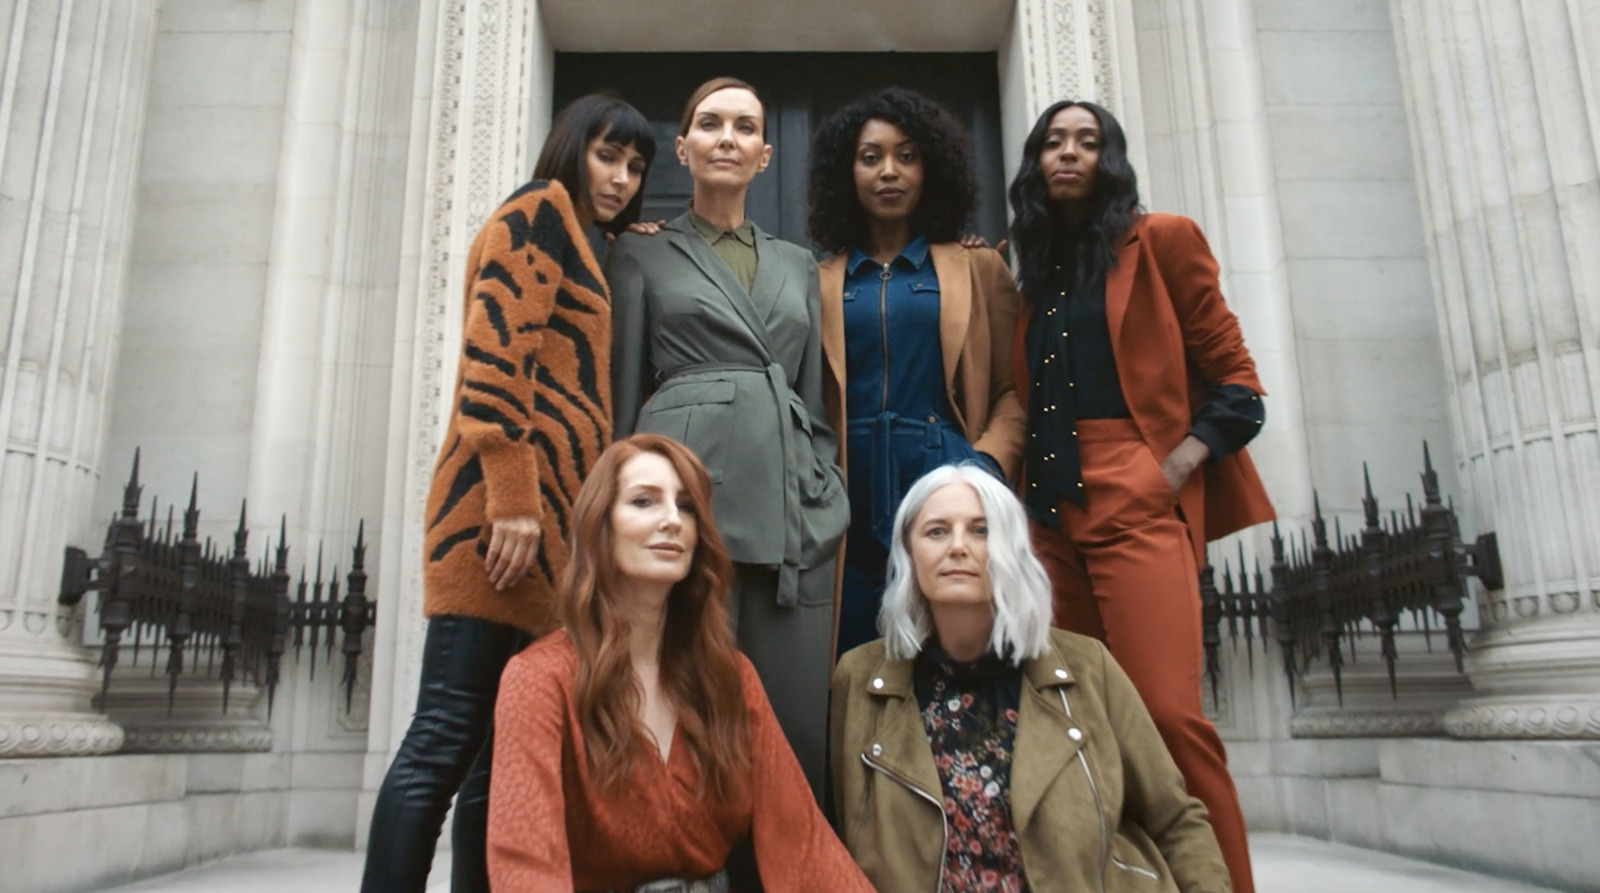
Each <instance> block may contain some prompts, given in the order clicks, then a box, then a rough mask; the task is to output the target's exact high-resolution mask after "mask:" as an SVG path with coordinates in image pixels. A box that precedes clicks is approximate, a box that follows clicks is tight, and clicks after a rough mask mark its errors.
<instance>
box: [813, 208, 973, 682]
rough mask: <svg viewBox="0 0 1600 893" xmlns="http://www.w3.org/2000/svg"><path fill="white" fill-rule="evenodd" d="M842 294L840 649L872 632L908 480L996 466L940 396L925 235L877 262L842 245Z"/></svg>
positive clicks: (934, 282)
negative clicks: (946, 469) (953, 468)
mask: <svg viewBox="0 0 1600 893" xmlns="http://www.w3.org/2000/svg"><path fill="white" fill-rule="evenodd" d="M843 303H844V345H845V411H846V418H847V423H846V432H845V433H846V439H845V449H846V451H847V452H846V455H847V458H848V465H849V475H848V477H849V493H850V531H849V533H848V534H846V537H845V557H844V561H845V565H844V587H843V592H842V594H841V598H840V610H839V653H840V654H843V653H845V652H846V651H849V650H850V649H851V648H854V647H855V646H857V645H861V644H863V643H866V642H870V641H872V640H873V639H876V638H878V626H877V624H878V606H879V605H880V604H881V602H882V599H883V586H884V575H885V572H886V570H887V564H888V558H889V550H888V547H889V543H890V542H891V539H892V537H893V530H892V527H893V524H894V513H895V510H896V509H897V508H899V506H900V498H901V496H902V495H904V493H905V491H906V490H907V489H908V488H909V487H910V486H911V484H913V483H914V482H915V481H916V480H917V478H919V477H921V476H922V475H923V474H925V473H927V472H929V471H931V470H933V469H934V468H937V467H938V466H940V465H944V464H946V463H949V462H960V461H963V460H968V459H974V460H977V461H979V462H980V463H982V464H983V465H984V466H985V467H987V468H991V469H995V470H996V471H997V467H996V466H995V463H994V461H993V460H992V459H988V457H985V456H981V455H980V454H978V453H977V452H976V451H975V450H973V448H972V445H971V444H970V443H968V442H967V439H966V437H965V435H963V434H962V432H961V429H960V427H959V426H957V424H956V421H955V416H954V414H953V413H952V412H951V410H950V402H949V400H948V399H947V398H946V397H945V392H944V360H943V356H942V352H941V347H940V343H939V279H938V276H937V275H935V273H934V269H933V258H932V256H931V255H930V254H929V252H928V240H927V239H926V238H925V237H923V236H918V237H917V238H916V239H914V240H912V242H911V243H910V244H909V245H907V246H906V247H905V248H904V249H903V250H902V251H901V252H900V254H899V255H898V256H897V257H896V258H895V259H894V260H893V261H892V262H891V263H889V264H887V265H883V264H879V263H878V262H877V261H875V260H873V259H872V258H870V257H868V256H867V255H866V254H863V253H862V252H861V250H860V249H853V250H851V252H850V259H849V262H848V263H847V265H846V267H845V280H844V302H843ZM997 473H998V472H997Z"/></svg>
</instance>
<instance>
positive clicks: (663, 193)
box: [554, 53, 1006, 247]
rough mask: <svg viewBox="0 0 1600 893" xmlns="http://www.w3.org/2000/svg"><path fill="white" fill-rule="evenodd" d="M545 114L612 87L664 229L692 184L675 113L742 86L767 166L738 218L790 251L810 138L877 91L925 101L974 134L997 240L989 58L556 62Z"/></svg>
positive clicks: (711, 56)
mask: <svg viewBox="0 0 1600 893" xmlns="http://www.w3.org/2000/svg"><path fill="white" fill-rule="evenodd" d="M555 75H556V77H555V96H554V99H555V107H556V108H557V109H559V108H561V107H562V106H563V105H565V104H566V103H568V102H570V101H571V100H573V99H575V98H577V97H578V96H581V95H583V94H585V93H588V92H591V91H594V90H602V89H610V90H615V91H616V92H618V93H620V94H622V96H624V97H625V98H626V99H627V100H628V101H629V102H631V103H633V104H634V106H636V107H637V108H638V109H639V110H640V111H641V112H643V113H644V115H645V117H646V118H649V119H650V122H651V124H652V125H653V126H654V129H655V133H656V141H657V149H656V160H655V164H653V165H652V166H651V168H650V181H649V186H648V188H647V190H646V193H645V219H647V220H653V219H663V218H664V219H670V218H673V217H676V216H678V215H679V214H681V213H682V212H683V209H684V207H685V206H686V205H687V204H688V200H689V196H690V191H691V183H690V180H689V172H688V169H687V168H684V167H682V166H681V165H679V164H678V160H677V158H676V156H675V155H674V153H673V140H674V139H675V138H676V137H677V135H678V119H679V117H680V116H681V114H682V112H683V103H684V102H685V101H686V100H687V99H688V98H689V94H690V93H691V92H692V91H693V90H694V88H695V87H697V86H699V85H700V84H701V83H703V82H705V81H707V80H709V79H711V78H713V77H717V76H720V75H732V76H734V77H738V78H742V79H744V80H746V81H749V82H750V83H751V84H752V85H754V86H755V88H756V90H758V91H759V92H760V93H761V98H762V100H763V102H764V103H765V105H766V107H767V141H768V142H769V143H771V144H772V147H773V157H772V164H771V165H769V166H768V167H767V170H766V171H765V172H764V173H762V174H759V175H758V176H757V177H756V179H755V182H754V183H752V184H751V187H750V194H749V198H748V199H747V201H746V213H747V214H748V215H749V216H750V218H751V219H752V220H754V221H755V222H756V224H757V225H759V226H760V227H762V228H763V229H765V230H767V231H768V232H770V233H773V234H774V235H776V236H778V237H780V238H783V239H788V240H789V241H791V242H795V243H798V244H800V245H805V246H807V247H810V246H811V240H810V239H809V238H808V237H807V235H806V164H807V156H808V155H809V152H810V147H811V133H812V128H813V127H815V126H816V125H817V124H819V123H820V122H821V121H822V120H823V119H824V118H825V117H826V116H827V115H829V114H832V113H833V112H834V111H837V110H838V109H839V108H840V107H842V106H843V105H845V104H846V103H848V102H850V101H851V100H853V99H856V98H857V97H859V96H862V95H863V94H865V93H868V92H870V91H872V90H877V89H880V88H882V87H890V86H901V87H908V88H910V89H913V90H916V91H918V92H920V93H923V94H925V95H927V96H929V97H931V98H933V99H935V100H937V101H938V102H939V103H941V104H943V105H944V106H945V107H946V108H948V109H950V111H951V112H952V113H954V114H955V115H956V116H957V117H958V118H960V119H962V121H964V122H965V123H966V125H967V127H968V128H969V129H971V131H972V135H973V144H974V145H973V148H974V158H975V161H976V164H977V169H978V188H979V204H978V212H977V215H976V217H975V219H974V220H973V228H974V231H976V232H977V233H978V234H980V235H982V236H983V237H984V238H986V239H988V240H989V244H991V245H992V244H995V243H996V242H998V241H999V240H1000V239H1001V238H1003V237H1004V234H1005V226H1006V211H1005V166H1004V162H1003V160H1002V157H1001V147H1000V112H999V109H1000V99H999V96H1000V90H999V83H998V74H997V68H996V59H995V55H994V54H993V53H560V54H557V56H556V65H555Z"/></svg>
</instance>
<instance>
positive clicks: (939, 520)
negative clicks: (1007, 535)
mask: <svg viewBox="0 0 1600 893" xmlns="http://www.w3.org/2000/svg"><path fill="white" fill-rule="evenodd" d="M980 521H981V522H983V523H984V524H987V523H989V518H988V516H987V515H973V516H972V517H970V518H968V519H967V522H968V523H975V522H980ZM949 523H950V519H949V518H946V517H945V516H944V515H935V516H934V517H932V518H928V519H927V520H925V521H923V522H922V523H921V524H918V525H917V526H918V527H926V526H928V525H929V524H949Z"/></svg>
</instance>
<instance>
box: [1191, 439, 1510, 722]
mask: <svg viewBox="0 0 1600 893" xmlns="http://www.w3.org/2000/svg"><path fill="white" fill-rule="evenodd" d="M1422 462H1423V471H1422V507H1421V509H1420V510H1419V509H1418V508H1416V506H1415V505H1414V504H1413V503H1412V500H1411V497H1410V495H1409V494H1408V495H1407V496H1406V508H1405V511H1403V512H1401V511H1390V512H1388V513H1387V514H1385V513H1384V512H1382V511H1380V510H1379V507H1378V500H1377V498H1376V497H1375V496H1373V494H1372V478H1371V475H1369V474H1367V471H1366V466H1365V465H1363V466H1362V474H1363V477H1364V478H1365V481H1364V484H1365V494H1364V496H1363V498H1362V500H1361V504H1362V512H1363V516H1364V526H1363V527H1362V529H1361V530H1360V532H1359V533H1353V534H1350V535H1348V536H1346V535H1345V534H1344V533H1343V532H1342V531H1340V530H1339V525H1338V522H1337V521H1335V522H1334V532H1333V536H1332V538H1331V539H1330V538H1329V536H1328V525H1327V522H1326V521H1325V520H1324V518H1323V516H1322V504H1321V500H1320V499H1319V498H1317V497H1316V496H1315V494H1313V497H1312V506H1313V511H1312V519H1311V527H1310V536H1309V538H1308V536H1307V532H1306V530H1304V529H1302V530H1300V531H1299V536H1298V537H1296V536H1295V535H1294V534H1293V533H1291V534H1290V535H1289V536H1288V537H1287V538H1285V537H1284V536H1283V534H1282V532H1281V531H1280V530H1279V528H1278V525H1277V524H1276V523H1274V524H1273V527H1272V565H1271V568H1270V574H1271V582H1270V585H1268V584H1267V579H1266V577H1265V576H1264V575H1263V574H1262V571H1261V564H1260V562H1259V561H1258V562H1256V563H1255V566H1254V569H1253V571H1252V569H1251V568H1250V566H1249V565H1247V564H1246V562H1245V555H1244V549H1243V546H1242V545H1241V546H1240V552H1239V560H1238V563H1237V564H1232V563H1230V562H1224V563H1223V567H1222V582H1221V586H1220V588H1219V587H1218V583H1217V580H1216V572H1215V571H1214V569H1213V568H1212V567H1211V566H1210V565H1207V566H1206V567H1204V568H1202V569H1201V571H1200V604H1201V621H1202V624H1203V630H1202V636H1203V645H1204V648H1205V656H1206V677H1207V679H1208V680H1209V681H1210V683H1211V688H1212V695H1213V697H1215V695H1216V689H1217V684H1218V682H1217V680H1218V675H1219V672H1220V667H1221V659H1220V649H1221V645H1222V632H1223V629H1224V627H1225V628H1226V630H1227V635H1228V639H1229V640H1230V641H1231V642H1232V643H1233V644H1234V646H1235V647H1237V645H1238V642H1239V639H1240V638H1241V637H1242V638H1243V639H1244V643H1245V648H1246V651H1247V652H1248V654H1249V658H1248V660H1249V667H1250V670H1251V672H1252V673H1253V672H1254V669H1255V644H1256V642H1257V641H1259V642H1260V645H1261V648H1262V651H1263V653H1265V651H1266V649H1267V645H1268V643H1269V642H1274V643H1276V644H1277V646H1278V650H1279V652H1280V654H1281V655H1282V660H1283V672H1284V674H1285V675H1286V676H1287V677H1288V680H1289V697H1290V700H1291V702H1292V701H1293V700H1294V697H1295V677H1296V676H1297V675H1298V674H1300V673H1303V672H1305V671H1306V670H1307V669H1308V668H1309V667H1310V664H1311V661H1313V660H1318V659H1321V660H1325V661H1326V662H1327V663H1328V666H1329V668H1330V669H1331V670H1332V672H1333V681H1334V689H1335V691H1336V692H1337V695H1338V698H1339V703H1340V704H1341V705H1342V704H1343V703H1344V678H1343V668H1344V663H1345V657H1344V650H1343V649H1344V647H1345V646H1346V645H1350V646H1352V647H1353V644H1354V641H1355V639H1356V638H1357V637H1360V636H1362V635H1367V634H1369V633H1375V634H1376V635H1377V637H1378V640H1379V649H1380V653H1381V654H1382V656H1383V660H1384V663H1385V665H1386V667H1387V669H1388V674H1389V691H1390V694H1391V696H1392V697H1395V698H1398V697H1399V687H1398V682H1397V680H1396V672H1395V663H1396V661H1397V660H1398V652H1397V650H1396V648H1395V634H1396V631H1397V629H1398V628H1399V626H1400V624H1401V621H1402V618H1404V617H1407V616H1409V617H1410V618H1411V619H1412V621H1413V625H1414V626H1415V627H1419V628H1420V629H1421V630H1422V631H1423V632H1424V634H1425V635H1426V636H1427V642H1428V645H1429V647H1430V648H1431V647H1432V635H1433V628H1434V625H1435V624H1438V625H1439V626H1440V627H1442V628H1443V635H1444V639H1445V643H1446V645H1447V647H1448V648H1449V649H1450V653H1451V655H1452V656H1453V657H1454V658H1455V665H1456V671H1457V672H1461V671H1462V670H1463V663H1462V659H1463V657H1464V655H1465V654H1466V650H1467V642H1466V635H1465V633H1464V632H1463V631H1462V628H1461V611H1462V609H1463V607H1464V606H1465V599H1466V596H1467V582H1466V580H1467V578H1468V577H1477V578H1478V579H1479V580H1480V581H1482V583H1483V584H1484V586H1486V587H1488V588H1489V589H1499V588H1501V586H1503V585H1504V582H1503V580H1502V576H1501V569H1500V552H1499V547H1498V544H1497V542H1496V539H1495V535H1494V534H1493V533H1485V534H1483V535H1481V536H1479V537H1478V538H1477V540H1476V541H1474V542H1472V543H1464V542H1462V540H1461V528H1460V523H1459V521H1458V520H1457V518H1456V513H1455V508H1454V506H1452V505H1450V504H1449V503H1447V502H1444V501H1443V500H1441V499H1440V494H1439V476H1438V475H1437V474H1436V473H1435V472H1434V469H1433V457H1432V455H1431V454H1430V453H1429V451H1428V446H1427V444H1426V443H1424V444H1423V447H1422Z"/></svg>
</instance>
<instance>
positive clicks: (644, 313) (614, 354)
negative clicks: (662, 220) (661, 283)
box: [606, 233, 665, 440]
mask: <svg viewBox="0 0 1600 893" xmlns="http://www.w3.org/2000/svg"><path fill="white" fill-rule="evenodd" d="M642 238H665V237H664V236H654V237H651V236H638V235H633V234H630V233H624V234H623V235H621V236H618V237H617V240H616V241H615V242H614V243H612V245H611V252H610V254H608V255H607V257H606V286H607V287H608V288H610V289H611V413H612V422H611V436H612V438H613V439H615V440H621V439H623V438H624V437H628V436H630V435H632V434H633V431H634V428H635V426H637V425H638V423H639V410H640V409H643V408H644V404H645V401H646V400H648V399H650V394H651V392H652V391H653V390H654V387H653V377H654V370H652V369H651V368H650V311H649V306H648V302H647V301H646V300H645V294H644V271H643V270H642V269H641V268H640V266H639V255H638V253H637V252H636V251H635V250H634V240H635V239H642Z"/></svg>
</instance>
